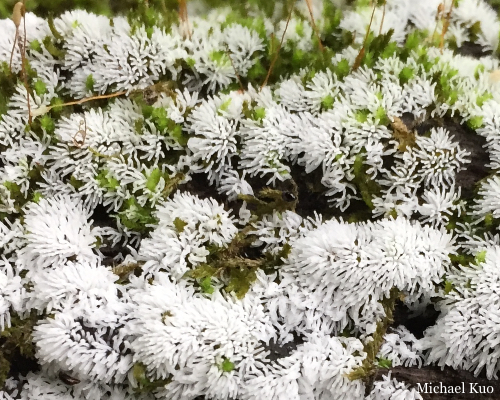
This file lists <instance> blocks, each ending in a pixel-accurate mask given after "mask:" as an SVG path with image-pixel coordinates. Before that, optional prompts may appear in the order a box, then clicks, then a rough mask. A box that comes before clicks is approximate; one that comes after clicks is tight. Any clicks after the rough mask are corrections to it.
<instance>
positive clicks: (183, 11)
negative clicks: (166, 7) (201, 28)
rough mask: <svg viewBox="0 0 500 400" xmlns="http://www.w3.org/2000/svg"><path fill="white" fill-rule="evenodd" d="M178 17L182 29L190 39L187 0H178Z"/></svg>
mask: <svg viewBox="0 0 500 400" xmlns="http://www.w3.org/2000/svg"><path fill="white" fill-rule="evenodd" d="M179 18H180V19H181V22H182V25H183V30H185V34H187V37H188V38H189V39H191V29H190V28H189V19H188V10H187V0H179Z"/></svg>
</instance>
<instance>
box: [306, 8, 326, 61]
mask: <svg viewBox="0 0 500 400" xmlns="http://www.w3.org/2000/svg"><path fill="white" fill-rule="evenodd" d="M306 4H307V8H308V9H309V15H310V16H311V25H312V27H313V30H314V33H315V34H316V37H317V38H318V43H319V49H320V50H321V51H324V50H325V49H324V47H323V43H321V37H320V35H319V30H318V27H317V26H316V22H315V21H314V15H313V10H312V0H306Z"/></svg>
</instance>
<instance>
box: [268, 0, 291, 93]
mask: <svg viewBox="0 0 500 400" xmlns="http://www.w3.org/2000/svg"><path fill="white" fill-rule="evenodd" d="M293 9H294V5H292V8H290V12H289V13H288V18H287V20H286V25H285V30H284V31H283V35H281V41H280V43H279V45H278V48H277V49H276V53H275V55H274V57H273V60H272V61H271V65H270V66H269V70H268V71H267V75H266V79H264V82H262V85H261V86H260V90H262V89H264V87H265V86H266V85H267V81H268V80H269V77H270V76H271V72H272V71H273V68H274V64H276V61H277V60H278V56H279V54H280V50H281V46H282V45H283V41H284V40H285V34H286V30H287V29H288V25H289V24H290V20H291V19H292V12H293Z"/></svg>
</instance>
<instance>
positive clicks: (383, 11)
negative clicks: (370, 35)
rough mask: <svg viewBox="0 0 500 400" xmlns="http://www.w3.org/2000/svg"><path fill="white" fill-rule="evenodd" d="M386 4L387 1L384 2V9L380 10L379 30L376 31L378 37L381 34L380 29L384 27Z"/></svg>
mask: <svg viewBox="0 0 500 400" xmlns="http://www.w3.org/2000/svg"><path fill="white" fill-rule="evenodd" d="M386 4H387V0H384V8H383V10H382V21H381V22H380V28H379V30H378V34H379V36H380V35H381V34H382V27H383V26H384V19H385V6H386Z"/></svg>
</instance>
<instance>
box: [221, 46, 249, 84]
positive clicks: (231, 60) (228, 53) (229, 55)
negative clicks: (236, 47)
mask: <svg viewBox="0 0 500 400" xmlns="http://www.w3.org/2000/svg"><path fill="white" fill-rule="evenodd" d="M226 53H227V56H228V57H229V61H230V62H231V66H232V67H233V69H234V73H235V75H236V79H238V83H239V84H240V89H241V91H242V92H244V91H245V87H244V86H243V82H241V78H240V74H238V71H237V70H236V67H235V66H234V63H233V59H232V57H231V52H230V51H229V48H228V47H227V45H226Z"/></svg>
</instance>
